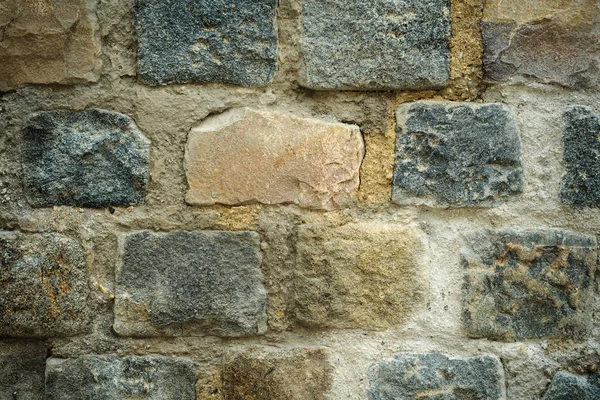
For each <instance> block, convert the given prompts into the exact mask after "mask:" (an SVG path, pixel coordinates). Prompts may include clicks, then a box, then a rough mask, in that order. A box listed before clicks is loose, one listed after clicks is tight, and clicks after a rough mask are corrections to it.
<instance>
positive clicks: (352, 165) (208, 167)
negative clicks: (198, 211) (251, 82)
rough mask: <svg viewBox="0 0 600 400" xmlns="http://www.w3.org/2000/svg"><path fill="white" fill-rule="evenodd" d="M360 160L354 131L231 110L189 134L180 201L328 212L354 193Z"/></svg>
mask: <svg viewBox="0 0 600 400" xmlns="http://www.w3.org/2000/svg"><path fill="white" fill-rule="evenodd" d="M363 157H364V143H363V139H362V136H361V134H360V131H359V129H358V127H356V126H353V125H346V124H339V123H329V122H323V121H319V120H314V119H304V118H298V117H295V116H292V115H287V114H279V113H275V112H267V111H255V110H250V109H236V110H231V111H228V112H225V113H223V114H221V115H218V116H216V117H212V118H208V119H207V120H205V121H204V122H202V124H201V125H200V126H198V127H196V128H194V129H192V131H191V133H190V135H189V138H188V143H187V146H186V152H185V170H186V176H187V180H188V184H189V186H190V190H189V192H188V194H187V197H186V201H187V202H188V203H189V204H193V205H213V204H216V203H220V204H227V205H239V204H248V203H264V204H281V203H293V204H298V205H299V206H301V207H307V208H318V209H327V210H328V209H334V208H338V207H341V206H343V205H345V204H348V203H349V202H350V201H351V200H352V198H353V196H354V194H355V193H356V191H357V190H358V185H359V175H360V165H361V162H362V159H363Z"/></svg>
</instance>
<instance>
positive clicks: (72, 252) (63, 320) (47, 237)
mask: <svg viewBox="0 0 600 400" xmlns="http://www.w3.org/2000/svg"><path fill="white" fill-rule="evenodd" d="M88 294H89V285H88V276H87V273H86V265H85V258H84V254H83V250H82V248H81V246H80V245H79V243H77V242H76V241H75V240H73V239H71V238H68V237H65V236H62V235H58V234H22V233H16V232H0V336H5V337H6V336H8V337H53V336H72V335H77V334H79V333H84V332H86V331H88V327H89V320H90V318H89V317H90V311H89V308H88V304H87V300H88Z"/></svg>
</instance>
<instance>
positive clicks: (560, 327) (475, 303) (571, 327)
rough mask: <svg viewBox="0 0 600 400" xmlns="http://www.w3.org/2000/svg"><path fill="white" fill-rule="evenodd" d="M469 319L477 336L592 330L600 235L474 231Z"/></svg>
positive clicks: (575, 334) (466, 291) (466, 262)
mask: <svg viewBox="0 0 600 400" xmlns="http://www.w3.org/2000/svg"><path fill="white" fill-rule="evenodd" d="M466 242H467V247H466V248H465V249H464V250H463V251H462V264H463V266H464V267H465V268H466V272H465V281H464V285H463V296H464V300H463V301H464V310H463V321H464V324H465V328H466V330H467V332H468V334H469V335H470V336H472V337H478V338H489V339H494V340H505V341H511V340H515V339H538V338H560V337H562V338H568V339H581V338H583V337H585V336H587V335H589V333H590V332H591V329H592V297H593V281H594V271H595V269H596V257H597V256H596V247H597V246H596V239H595V238H594V237H591V236H586V235H580V234H576V233H573V232H569V231H563V230H552V229H532V230H523V231H513V230H508V229H506V230H497V231H494V230H486V231H481V232H475V233H472V234H469V235H468V236H467V237H466Z"/></svg>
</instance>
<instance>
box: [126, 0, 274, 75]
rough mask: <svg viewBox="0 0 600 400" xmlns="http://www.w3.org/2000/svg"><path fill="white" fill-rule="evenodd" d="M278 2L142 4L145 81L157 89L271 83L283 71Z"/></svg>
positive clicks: (139, 21) (149, 0) (167, 0)
mask: <svg viewBox="0 0 600 400" xmlns="http://www.w3.org/2000/svg"><path fill="white" fill-rule="evenodd" d="M276 4H277V0H233V1H232V0H163V1H155V0H136V2H135V6H134V13H135V26H136V29H137V34H138V62H139V73H140V75H141V77H142V79H143V80H144V81H145V82H147V83H149V84H151V85H164V84H169V83H187V82H197V83H208V82H220V83H231V84H236V85H241V86H259V85H267V84H268V83H270V82H271V80H272V78H273V76H274V75H275V71H276V69H277V32H276V24H275V12H276Z"/></svg>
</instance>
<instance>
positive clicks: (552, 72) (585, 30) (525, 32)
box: [482, 0, 600, 88]
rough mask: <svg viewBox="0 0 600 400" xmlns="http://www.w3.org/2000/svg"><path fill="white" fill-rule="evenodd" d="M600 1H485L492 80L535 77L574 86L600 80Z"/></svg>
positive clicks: (488, 69)
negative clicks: (599, 3)
mask: <svg viewBox="0 0 600 400" xmlns="http://www.w3.org/2000/svg"><path fill="white" fill-rule="evenodd" d="M598 29H600V9H599V8H598V4H597V2H596V0H583V1H576V2H575V1H570V0H523V1H518V2H515V1H503V0H490V1H486V2H485V8H484V16H483V22H482V35H483V44H484V48H485V50H484V58H483V63H484V67H485V77H486V78H487V79H488V80H491V81H496V82H502V81H508V80H515V81H523V80H525V79H534V80H536V81H540V82H544V83H555V84H559V85H563V86H567V87H571V88H593V87H598V84H599V83H600V42H599V41H598V40H597V38H596V35H595V33H594V32H597V30H598Z"/></svg>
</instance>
